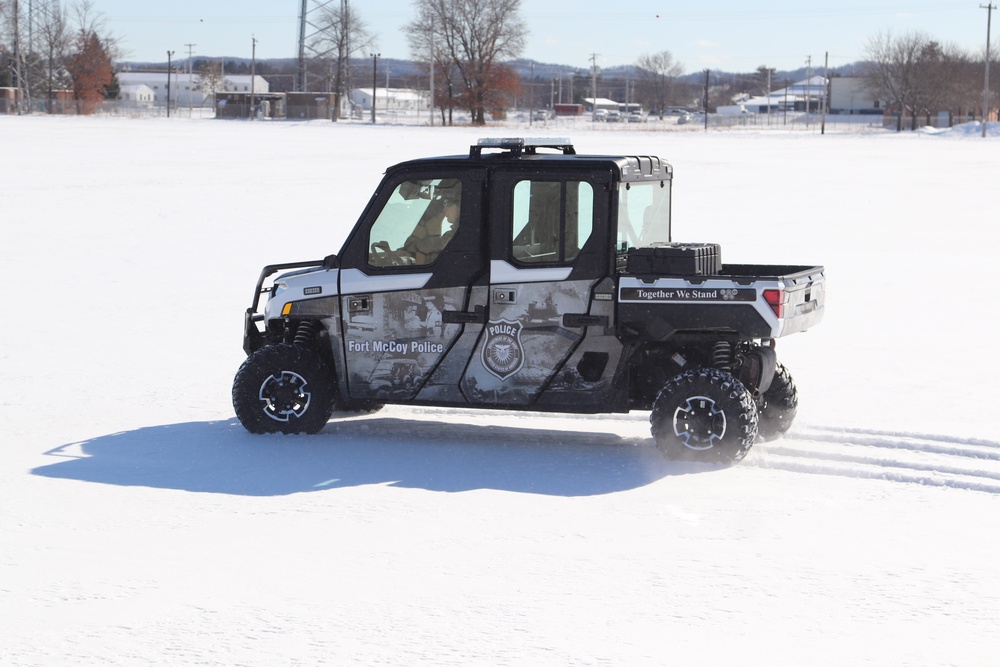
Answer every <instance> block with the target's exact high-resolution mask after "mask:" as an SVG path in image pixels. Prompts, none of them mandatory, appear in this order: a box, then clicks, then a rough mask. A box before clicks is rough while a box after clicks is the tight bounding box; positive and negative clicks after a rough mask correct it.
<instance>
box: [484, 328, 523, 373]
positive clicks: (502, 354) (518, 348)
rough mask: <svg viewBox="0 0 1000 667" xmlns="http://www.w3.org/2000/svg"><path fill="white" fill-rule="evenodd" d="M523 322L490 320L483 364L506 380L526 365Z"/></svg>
mask: <svg viewBox="0 0 1000 667" xmlns="http://www.w3.org/2000/svg"><path fill="white" fill-rule="evenodd" d="M521 328H522V327H521V323H520V322H511V321H510V320H490V323H489V324H488V325H487V326H486V340H485V341H484V342H483V349H482V352H481V354H480V357H481V359H482V361H483V366H485V367H486V370H488V371H489V372H490V373H492V374H493V375H495V376H497V377H498V378H500V380H501V381H503V380H506V379H507V378H508V377H510V376H511V375H514V374H515V373H517V372H518V371H519V370H521V368H522V367H523V366H524V347H523V346H522V345H521Z"/></svg>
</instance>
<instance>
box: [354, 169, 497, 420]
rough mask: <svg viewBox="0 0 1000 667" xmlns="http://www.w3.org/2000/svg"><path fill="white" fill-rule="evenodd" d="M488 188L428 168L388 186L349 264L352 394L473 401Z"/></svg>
mask: <svg viewBox="0 0 1000 667" xmlns="http://www.w3.org/2000/svg"><path fill="white" fill-rule="evenodd" d="M482 187H483V173H482V172H478V171H473V170H468V169H464V170H462V171H461V172H457V171H455V170H454V169H452V170H448V169H427V170H424V171H418V172H417V171H413V170H409V171H404V172H399V173H397V174H394V175H390V176H387V177H386V181H385V182H383V185H382V186H381V187H380V188H379V192H378V193H377V194H376V196H375V197H374V199H373V201H372V204H371V205H370V206H369V208H368V210H367V211H366V213H365V215H364V217H363V219H362V222H361V224H360V225H359V226H358V227H357V229H356V230H355V232H354V233H353V234H352V236H351V238H350V239H348V241H347V243H346V244H345V248H344V251H343V253H342V256H341V258H340V267H341V270H340V294H341V313H342V317H343V328H342V332H341V336H340V340H341V344H342V346H343V350H342V354H343V363H344V364H345V366H346V369H347V373H346V382H347V392H348V394H349V395H350V397H351V398H353V399H369V400H372V399H373V400H384V401H387V402H392V401H401V400H427V401H433V402H445V403H447V402H455V403H463V402H465V399H464V398H463V396H462V394H461V392H460V390H459V381H460V379H461V375H462V372H463V369H464V368H465V366H466V364H467V363H468V360H469V356H470V355H471V353H472V348H473V346H474V344H475V341H476V340H477V339H478V336H479V332H480V330H481V328H482V324H483V322H484V321H485V304H486V292H487V290H486V280H487V273H486V257H485V254H484V253H483V250H482V245H483V243H482V237H481V233H480V225H479V223H478V221H479V219H480V213H481V205H482V202H481V200H482V196H481V193H482ZM477 283H479V288H478V290H475V289H474V286H475V285H476V284H477Z"/></svg>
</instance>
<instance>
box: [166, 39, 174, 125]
mask: <svg viewBox="0 0 1000 667" xmlns="http://www.w3.org/2000/svg"><path fill="white" fill-rule="evenodd" d="M173 57H174V52H173V51H167V118H170V69H171V65H170V62H171V61H170V59H171V58H173Z"/></svg>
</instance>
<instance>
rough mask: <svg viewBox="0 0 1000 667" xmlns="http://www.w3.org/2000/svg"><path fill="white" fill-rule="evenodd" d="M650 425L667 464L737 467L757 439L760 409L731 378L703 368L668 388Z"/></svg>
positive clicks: (680, 377)
mask: <svg viewBox="0 0 1000 667" xmlns="http://www.w3.org/2000/svg"><path fill="white" fill-rule="evenodd" d="M649 421H650V424H651V426H652V432H653V439H654V440H656V446H657V447H659V449H660V451H661V452H663V454H664V456H666V457H667V458H668V459H672V460H676V461H704V462H710V463H736V462H737V461H740V460H741V459H742V458H743V457H744V456H746V454H747V452H748V451H750V447H751V446H753V442H754V439H755V438H756V437H757V404H756V403H754V401H753V397H752V395H751V394H750V392H749V391H747V388H746V387H744V386H743V383H742V382H740V381H739V380H737V379H736V378H735V377H733V376H732V374H730V373H727V372H726V371H722V370H719V369H716V368H699V369H695V370H691V371H687V372H684V373H681V374H680V375H678V376H676V377H675V378H674V379H672V380H670V381H669V382H667V384H666V385H664V387H663V389H661V390H660V393H659V394H658V395H657V397H656V400H655V401H654V402H653V411H652V413H651V414H650V416H649Z"/></svg>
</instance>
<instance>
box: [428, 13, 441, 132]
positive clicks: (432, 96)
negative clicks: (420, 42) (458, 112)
mask: <svg viewBox="0 0 1000 667" xmlns="http://www.w3.org/2000/svg"><path fill="white" fill-rule="evenodd" d="M431 34H432V35H433V34H434V19H433V18H432V19H431ZM430 42H431V62H430V66H431V80H430V84H431V103H430V105H429V106H428V107H427V108H428V110H429V111H430V120H431V127H434V40H433V38H432V39H431V40H430ZM443 122H444V121H442V123H443Z"/></svg>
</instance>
